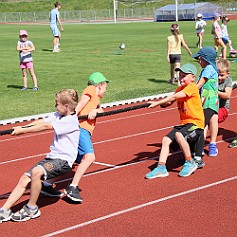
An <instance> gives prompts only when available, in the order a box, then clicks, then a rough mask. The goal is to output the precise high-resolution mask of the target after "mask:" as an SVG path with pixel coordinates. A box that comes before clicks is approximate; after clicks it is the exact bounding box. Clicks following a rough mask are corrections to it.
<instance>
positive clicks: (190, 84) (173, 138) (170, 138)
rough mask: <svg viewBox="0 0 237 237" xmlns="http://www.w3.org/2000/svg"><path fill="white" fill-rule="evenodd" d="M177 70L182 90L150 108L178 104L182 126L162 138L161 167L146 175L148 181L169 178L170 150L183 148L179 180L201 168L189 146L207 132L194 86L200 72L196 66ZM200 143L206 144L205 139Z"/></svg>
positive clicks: (189, 65)
mask: <svg viewBox="0 0 237 237" xmlns="http://www.w3.org/2000/svg"><path fill="white" fill-rule="evenodd" d="M176 70H177V71H179V72H180V73H179V82H180V86H179V87H178V88H177V89H176V91H175V93H174V94H173V95H170V96H168V97H166V98H164V99H162V100H159V101H157V102H152V103H151V105H150V108H153V107H156V106H158V105H162V106H169V105H171V104H172V103H173V102H174V101H177V106H178V111H179V114H180V125H178V126H175V127H174V128H173V130H171V131H170V133H168V134H167V135H166V136H165V137H163V139H162V147H161V152H160V158H159V162H158V166H157V167H156V168H155V169H153V170H152V171H151V172H149V173H148V174H146V178H147V179H153V178H157V177H166V176H168V175H169V173H168V171H167V169H166V161H167V158H168V155H169V149H170V148H171V149H172V150H173V151H175V150H178V149H179V147H180V148H181V149H182V151H183V154H184V157H185V163H184V166H183V168H182V169H181V171H180V172H179V176H182V177H186V176H189V175H191V174H192V173H193V172H194V171H195V170H196V169H197V168H198V165H197V164H196V163H195V162H194V160H193V159H192V156H191V151H190V148H189V142H193V141H196V140H198V139H199V137H200V136H202V137H203V129H204V114H203V109H202V103H201V100H200V96H199V91H198V88H197V85H196V84H195V83H194V80H195V78H196V74H197V69H196V67H195V66H194V65H192V64H190V63H187V64H184V65H183V66H182V67H180V68H177V69H176ZM201 140H202V141H203V142H204V139H201ZM199 143H200V142H199Z"/></svg>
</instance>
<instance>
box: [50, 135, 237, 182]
mask: <svg viewBox="0 0 237 237" xmlns="http://www.w3.org/2000/svg"><path fill="white" fill-rule="evenodd" d="M234 138H235V137H232V138H228V139H225V140H221V141H218V142H216V143H218V144H219V143H222V142H226V141H229V140H230V141H232V140H233V139H234ZM179 153H182V151H181V150H180V151H176V152H173V153H170V154H169V156H171V155H176V154H179ZM159 157H160V156H154V157H150V158H147V159H143V160H139V161H134V162H130V163H129V162H127V163H126V162H124V164H121V165H120V164H117V165H114V166H113V167H111V168H107V169H106V168H105V169H101V170H98V171H92V172H89V173H86V174H84V175H83V177H87V176H92V175H97V174H101V173H106V172H110V171H114V170H116V169H121V168H124V167H128V166H131V165H138V164H140V163H142V162H146V161H148V160H159ZM70 180H72V178H67V179H61V180H57V181H55V182H54V183H55V184H60V183H64V182H68V181H70Z"/></svg>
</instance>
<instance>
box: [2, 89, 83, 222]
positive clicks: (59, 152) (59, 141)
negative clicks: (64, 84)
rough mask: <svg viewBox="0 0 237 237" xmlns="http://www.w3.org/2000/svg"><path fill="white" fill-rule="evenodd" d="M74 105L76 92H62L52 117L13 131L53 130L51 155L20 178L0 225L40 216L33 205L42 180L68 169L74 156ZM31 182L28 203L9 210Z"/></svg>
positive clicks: (77, 139)
mask: <svg viewBox="0 0 237 237" xmlns="http://www.w3.org/2000/svg"><path fill="white" fill-rule="evenodd" d="M77 103H78V95H77V92H76V91H75V90H72V89H69V90H62V91H60V92H58V93H57V94H56V97H55V107H56V110H57V111H56V112H55V113H54V114H53V115H51V116H49V117H48V118H45V119H40V120H37V121H35V122H32V123H30V124H28V126H25V127H15V128H14V130H13V132H12V135H19V134H24V133H29V132H39V131H43V130H47V129H53V130H54V138H53V141H52V144H51V146H50V153H49V154H48V155H47V156H46V158H45V159H43V160H41V161H39V162H38V163H37V164H36V165H35V166H34V167H32V168H31V169H30V170H28V171H27V172H25V173H24V174H23V175H22V176H21V178H20V180H19V182H18V184H17V185H16V187H15V188H14V189H13V191H12V192H11V194H10V196H9V197H8V199H7V201H6V202H5V204H4V205H3V206H2V208H0V223H2V222H4V221H9V220H13V221H18V222H20V221H27V220H30V219H34V218H37V217H39V216H40V215H41V212H40V210H39V208H38V206H37V205H36V202H37V200H38V197H39V194H40V190H41V187H42V181H41V180H42V179H43V180H47V179H52V178H55V177H57V176H60V175H63V174H65V173H66V172H68V171H70V170H71V167H72V164H73V163H74V161H75V159H76V157H77V147H78V142H79V135H80V132H79V125H78V117H77V114H76V112H75V109H76V106H77ZM30 182H31V193H30V199H29V201H28V203H27V204H26V205H24V206H23V207H22V209H21V210H20V211H18V212H16V213H14V214H13V213H12V211H11V207H12V206H13V205H14V204H15V203H16V202H17V201H18V200H19V199H20V198H21V197H22V195H23V194H24V192H25V190H26V187H27V185H28V184H29V183H30Z"/></svg>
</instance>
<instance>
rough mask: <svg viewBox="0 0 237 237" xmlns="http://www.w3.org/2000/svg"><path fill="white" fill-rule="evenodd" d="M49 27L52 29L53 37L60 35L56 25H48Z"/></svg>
mask: <svg viewBox="0 0 237 237" xmlns="http://www.w3.org/2000/svg"><path fill="white" fill-rule="evenodd" d="M50 29H51V30H52V33H53V36H54V37H57V36H58V37H59V36H60V31H59V29H58V26H57V25H50Z"/></svg>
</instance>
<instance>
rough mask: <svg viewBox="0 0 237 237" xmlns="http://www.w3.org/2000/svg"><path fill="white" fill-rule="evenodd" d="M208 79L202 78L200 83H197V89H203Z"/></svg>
mask: <svg viewBox="0 0 237 237" xmlns="http://www.w3.org/2000/svg"><path fill="white" fill-rule="evenodd" d="M206 81H207V79H206V78H204V77H202V78H201V79H200V80H199V81H198V82H197V88H198V89H200V88H202V87H203V85H204V84H205V83H206Z"/></svg>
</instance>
